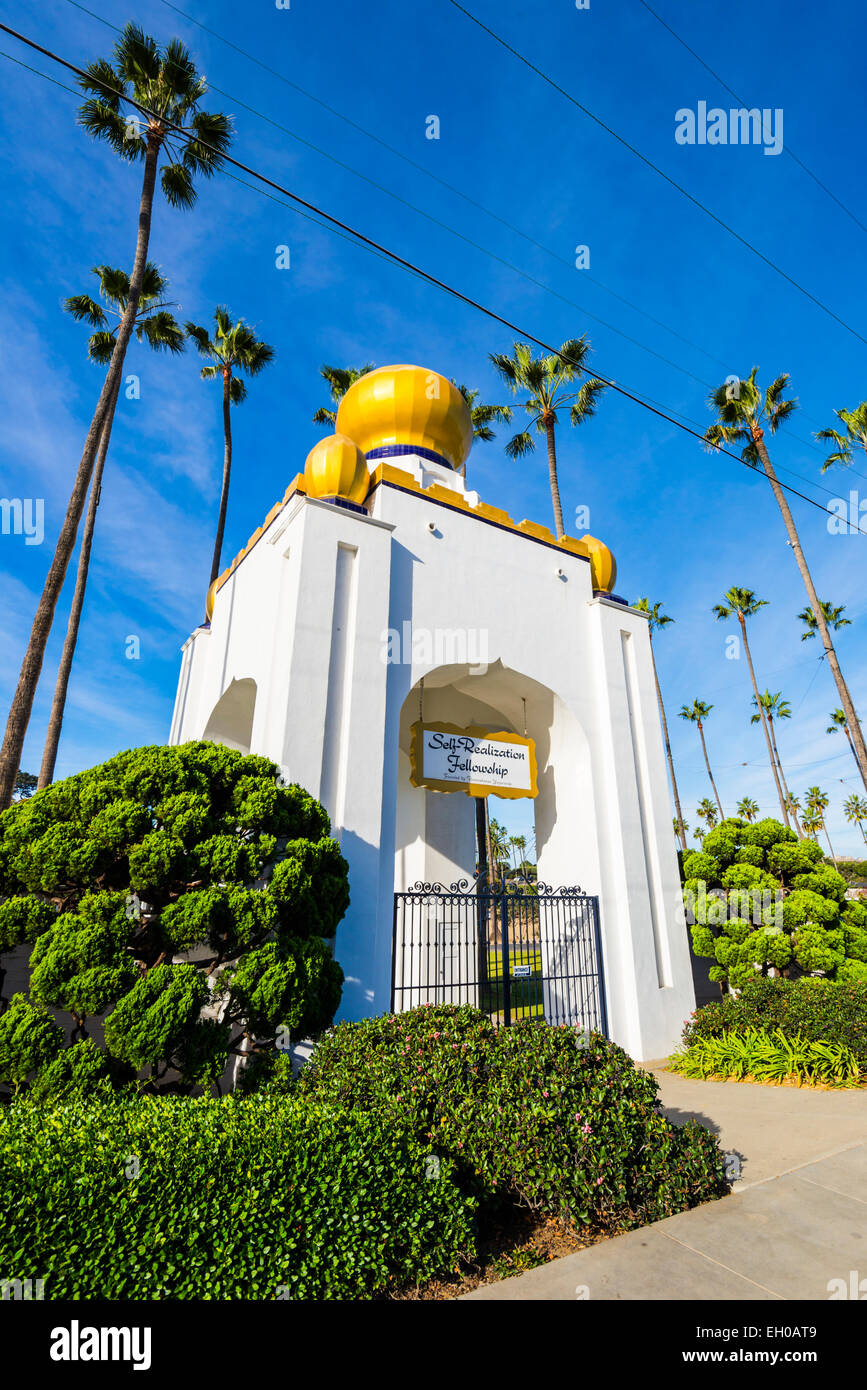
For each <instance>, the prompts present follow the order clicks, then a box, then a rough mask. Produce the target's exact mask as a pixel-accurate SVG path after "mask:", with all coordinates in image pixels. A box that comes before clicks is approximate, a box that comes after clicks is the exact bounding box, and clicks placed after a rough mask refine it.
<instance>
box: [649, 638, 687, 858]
mask: <svg viewBox="0 0 867 1390" xmlns="http://www.w3.org/2000/svg"><path fill="white" fill-rule="evenodd" d="M650 660H651V661H652V663H653V679H654V681H655V682H656V699H657V701H658V703H659V716H660V718H661V720H662V735H663V738H664V739H665V756H666V757H667V758H668V770H669V772H670V774H671V790H672V793H673V795H674V809H675V810H676V811H677V833H678V837H679V839H680V845H681V849H682V850H683V852H684V854H686V852H687V848H688V846H687V843H686V831H685V830H684V828H683V812H682V811H681V809H680V796H679V794H678V790H677V778H676V777H675V775H674V759H673V757H672V756H671V743H670V742H669V738H668V720H667V719H666V717H665V705H664V704H663V703H662V690H661V689H660V685H659V673H658V672H657V669H656V653H655V652H654V650H653V633H651V634H650Z"/></svg>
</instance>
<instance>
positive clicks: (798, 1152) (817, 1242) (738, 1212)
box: [462, 1063, 867, 1301]
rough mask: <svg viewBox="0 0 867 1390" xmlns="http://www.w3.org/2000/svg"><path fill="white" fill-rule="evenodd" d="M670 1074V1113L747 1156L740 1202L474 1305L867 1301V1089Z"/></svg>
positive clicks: (585, 1257) (546, 1270)
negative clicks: (840, 1293) (837, 1287)
mask: <svg viewBox="0 0 867 1390" xmlns="http://www.w3.org/2000/svg"><path fill="white" fill-rule="evenodd" d="M663 1065H664V1064H663V1063H660V1064H659V1065H658V1066H657V1065H656V1064H653V1063H649V1064H648V1069H649V1070H652V1071H653V1072H654V1074H655V1075H656V1077H657V1080H658V1081H659V1083H660V1094H661V1099H662V1103H663V1108H664V1110H665V1113H666V1114H667V1115H668V1116H669V1117H670V1118H671V1119H672V1120H673V1121H674V1122H675V1123H677V1124H683V1123H684V1122H685V1121H686V1120H688V1119H693V1118H694V1119H697V1120H698V1121H699V1122H700V1123H701V1124H703V1125H706V1126H707V1127H708V1128H709V1129H712V1130H713V1131H714V1132H715V1133H716V1134H718V1136H719V1139H720V1143H721V1145H722V1147H723V1149H724V1150H725V1151H726V1152H727V1153H729V1154H735V1155H737V1156H738V1159H739V1160H740V1172H741V1176H740V1178H739V1180H738V1181H737V1182H735V1183H734V1185H733V1193H732V1195H731V1196H730V1197H724V1198H722V1199H721V1200H720V1201H718V1202H709V1203H707V1204H706V1205H705V1206H702V1207H696V1208H694V1210H692V1211H687V1212H682V1213H681V1214H680V1215H679V1216H669V1217H667V1218H666V1219H665V1220H664V1221H658V1222H656V1223H655V1224H654V1225H652V1226H645V1227H643V1228H642V1229H641V1230H639V1231H629V1232H628V1233H627V1234H626V1235H622V1236H616V1237H615V1238H614V1239H613V1240H606V1241H603V1242H602V1243H601V1244H599V1245H594V1246H591V1247H590V1248H589V1249H588V1250H581V1251H579V1252H578V1253H577V1254H575V1255H567V1256H565V1258H563V1259H560V1260H553V1261H552V1262H551V1263H550V1264H547V1265H542V1266H541V1267H540V1268H539V1269H534V1270H531V1271H530V1272H529V1273H527V1274H521V1275H518V1276H517V1277H515V1278H513V1279H505V1280H502V1281H501V1282H500V1283H497V1284H486V1285H484V1286H483V1287H482V1288H480V1289H476V1290H475V1291H474V1292H473V1293H470V1294H466V1295H465V1298H466V1299H505V1300H510V1299H517V1300H523V1299H531V1300H532V1299H542V1300H546V1299H570V1300H574V1299H576V1298H590V1299H603V1300H612V1299H639V1300H644V1299H702V1300H708V1301H714V1300H721V1301H724V1300H737V1299H765V1300H774V1299H824V1300H827V1299H828V1298H829V1297H830V1291H829V1281H831V1280H834V1279H839V1280H842V1281H844V1283H845V1286H846V1287H847V1288H848V1287H849V1286H850V1284H852V1283H854V1284H855V1285H857V1283H858V1281H859V1280H861V1279H863V1280H864V1281H865V1282H864V1286H863V1289H862V1294H864V1293H867V1092H864V1091H813V1090H810V1089H808V1088H806V1087H805V1088H804V1089H801V1090H799V1089H797V1088H794V1087H788V1086H754V1085H749V1084H743V1083H738V1082H733V1081H723V1082H717V1081H688V1080H685V1079H684V1078H683V1077H680V1076H674V1075H669V1074H668V1073H666V1072H664V1071H663V1070H662V1067H663ZM852 1271H856V1277H855V1279H854V1281H853V1280H852ZM833 1287H834V1286H833V1285H832V1288H833ZM849 1296H852V1295H851V1294H850V1295H849ZM462 1301H463V1300H462Z"/></svg>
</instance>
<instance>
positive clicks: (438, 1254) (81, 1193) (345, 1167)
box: [0, 1094, 475, 1300]
mask: <svg viewBox="0 0 867 1390" xmlns="http://www.w3.org/2000/svg"><path fill="white" fill-rule="evenodd" d="M454 1169H455V1165H454V1163H453V1162H452V1161H451V1160H450V1159H449V1158H448V1157H447V1156H436V1155H432V1154H431V1146H430V1145H429V1144H428V1145H426V1144H424V1143H422V1142H421V1141H420V1140H419V1138H418V1137H417V1136H416V1135H414V1134H413V1133H412V1131H411V1129H410V1127H409V1126H408V1125H407V1124H406V1123H403V1124H401V1123H399V1122H397V1123H396V1122H395V1121H394V1120H393V1119H386V1118H383V1117H377V1116H375V1115H371V1114H364V1113H358V1114H354V1115H349V1114H345V1113H337V1112H335V1111H334V1110H333V1109H331V1108H329V1107H327V1106H320V1105H315V1104H312V1103H311V1102H310V1101H309V1100H308V1101H306V1102H305V1103H303V1104H299V1103H298V1102H297V1101H296V1100H295V1099H293V1098H292V1097H286V1096H279V1095H276V1094H271V1095H263V1096H258V1097H227V1098H225V1099H223V1100H214V1099H210V1098H204V1097H203V1098H199V1099H190V1098H186V1097H183V1098H180V1097H179V1098H166V1097H154V1098H141V1099H138V1100H124V1099H117V1098H113V1099H112V1098H110V1096H109V1095H108V1094H107V1095H106V1098H105V1099H98V1100H97V1099H89V1100H87V1101H79V1102H74V1103H71V1104H69V1105H66V1106H62V1107H58V1108H56V1109H53V1110H52V1109H48V1108H45V1107H44V1106H39V1105H37V1104H35V1103H33V1102H30V1101H17V1102H15V1103H13V1104H12V1105H11V1106H8V1107H5V1108H4V1109H3V1110H2V1111H0V1279H13V1278H15V1279H27V1278H34V1279H36V1278H43V1279H44V1280H45V1296H46V1298H51V1299H63V1298H69V1299H118V1300H129V1299H148V1300H150V1299H241V1298H243V1299H276V1298H283V1297H285V1298H293V1299H299V1298H330V1299H334V1298H337V1299H339V1298H369V1297H371V1296H373V1295H376V1294H378V1293H382V1292H384V1291H386V1290H388V1289H389V1288H392V1287H396V1286H398V1285H400V1284H403V1283H407V1282H420V1281H422V1280H424V1279H427V1278H429V1277H431V1276H432V1275H434V1274H436V1273H440V1272H442V1271H443V1270H446V1269H450V1268H453V1267H455V1266H456V1264H457V1262H458V1260H459V1259H460V1258H461V1257H462V1256H463V1257H467V1256H472V1255H473V1254H474V1239H473V1219H474V1214H475V1203H474V1201H473V1199H472V1198H471V1197H469V1196H467V1195H466V1193H463V1192H461V1190H460V1189H459V1187H458V1186H457V1185H456V1182H455V1173H454ZM136 1173H137V1176H136ZM128 1175H129V1176H128Z"/></svg>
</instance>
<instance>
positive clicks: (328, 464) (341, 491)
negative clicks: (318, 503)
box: [304, 434, 370, 506]
mask: <svg viewBox="0 0 867 1390" xmlns="http://www.w3.org/2000/svg"><path fill="white" fill-rule="evenodd" d="M304 483H305V486H306V489H307V496H308V497H323V498H326V497H339V498H341V499H343V500H344V501H346V502H354V503H355V504H356V506H361V503H362V502H363V501H364V499H365V497H366V496H367V493H368V490H369V488H370V471H369V469H368V467H367V462H366V460H365V457H364V454H363V453H362V451H361V449H359V447H358V445H357V444H356V443H355V442H354V440H352V439H349V438H348V437H347V436H346V435H345V434H329V435H328V437H327V439H320V441H319V443H318V444H314V445H313V448H312V449H311V450H310V453H309V454H308V455H307V460H306V462H305V464H304Z"/></svg>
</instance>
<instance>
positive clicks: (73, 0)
mask: <svg viewBox="0 0 867 1390" xmlns="http://www.w3.org/2000/svg"><path fill="white" fill-rule="evenodd" d="M66 2H67V4H69V5H72V6H73V8H74V9H76V10H80V11H81V13H82V14H86V15H89V16H90V17H91V18H92V19H95V20H97V21H98V22H99V23H100V24H103V25H104V26H105V27H106V28H107V29H112V30H113V31H114V32H115V33H116V34H120V33H121V32H122V30H121V28H120V27H119V26H118V25H116V24H112V23H111V22H110V21H109V20H107V19H104V18H103V17H102V15H99V14H97V13H96V12H95V11H94V10H90V9H88V8H87V6H86V5H82V4H79V2H78V0H66ZM161 4H163V5H166V7H167V8H168V9H170V10H174V11H175V13H176V14H179V15H181V16H183V18H184V19H187V20H189V21H190V22H191V23H193V24H195V25H197V26H198V28H200V29H202V30H203V31H204V32H205V33H207V34H210V35H211V36H212V37H213V38H216V39H218V40H219V41H220V42H221V43H224V44H226V46H227V47H228V48H231V49H234V51H235V52H237V53H240V54H241V55H242V56H244V57H245V58H247V59H249V61H250V62H252V63H255V64H256V65H257V66H259V67H261V68H262V69H263V71H265V72H268V73H270V74H271V75H272V76H274V77H277V78H279V80H280V81H281V82H284V83H285V84H286V85H287V86H288V87H291V88H292V89H293V90H295V91H297V92H300V93H301V95H302V96H305V97H306V98H307V99H308V100H309V101H312V102H315V103H316V104H317V105H319V106H322V107H323V109H324V110H326V111H329V112H330V113H331V114H333V115H335V116H337V117H338V118H339V119H340V120H342V121H344V122H345V123H346V124H347V125H349V126H351V127H352V128H353V129H354V130H358V131H360V132H361V133H362V134H363V135H365V136H367V138H368V139H370V140H373V141H374V142H375V143H377V144H379V145H381V146H382V147H383V148H384V149H387V150H388V151H389V152H390V153H391V154H394V155H396V156H397V157H398V158H399V159H402V160H404V161H405V162H406V163H407V164H409V165H410V166H411V167H412V168H413V169H417V170H418V171H419V172H420V173H423V174H425V175H426V176H427V177H428V178H431V179H433V180H434V182H436V183H438V184H440V185H441V186H442V187H443V188H447V189H449V191H450V192H452V193H455V194H456V195H457V196H458V197H459V198H463V199H464V200H465V201H466V202H467V203H469V204H470V206H471V207H474V208H477V209H478V210H479V211H480V212H483V213H485V215H486V216H488V217H490V218H492V219H493V220H494V221H496V222H499V223H500V224H501V225H502V226H504V227H507V228H508V229H509V230H510V231H512V232H514V233H515V234H516V235H517V236H520V237H522V238H523V239H524V240H525V241H527V242H528V243H529V244H530V245H531V246H534V247H536V248H537V249H538V250H540V251H544V252H546V254H547V255H549V256H551V257H552V258H553V259H554V260H556V261H558V262H559V263H560V264H561V265H564V266H566V267H567V268H568V269H569V270H570V271H572V270H573V264H572V262H571V261H569V260H567V259H566V258H565V257H564V256H561V255H560V254H559V252H557V251H554V250H552V249H551V248H550V247H547V246H544V245H543V244H542V243H541V242H538V241H536V240H535V239H534V238H533V237H531V236H528V235H527V234H526V233H525V232H522V231H521V230H520V228H518V227H515V226H514V225H513V224H512V223H511V222H508V221H506V219H505V218H503V217H500V215H499V214H498V213H496V212H493V211H492V210H491V209H490V208H486V207H485V206H484V205H483V204H481V203H478V202H476V201H475V199H473V198H470V197H469V196H468V195H467V194H466V193H463V192H461V190H460V189H458V188H455V187H454V186H453V185H452V184H450V183H447V182H446V181H445V180H444V179H441V178H439V177H438V176H437V175H436V174H433V173H431V172H430V170H428V169H426V168H425V167H424V165H422V164H418V163H417V162H416V161H415V160H413V159H410V158H409V157H408V156H407V155H405V154H402V153H401V151H400V150H397V149H395V148H394V147H393V146H392V145H389V144H387V143H386V142H385V141H383V140H380V138H379V137H378V136H377V135H374V134H372V132H370V131H368V130H366V129H365V128H364V127H363V126H360V125H358V124H357V123H356V122H355V121H352V120H350V119H349V118H348V117H347V116H344V115H342V114H341V113H340V112H339V111H337V110H335V108H334V107H332V106H329V105H328V104H327V103H326V102H322V101H320V99H319V98H318V97H315V96H313V95H312V93H310V92H307V91H305V89H304V88H303V87H299V86H298V84H297V83H295V82H291V81H290V80H289V79H288V78H287V77H284V76H283V74H282V73H279V72H278V71H277V70H276V69H275V68H272V67H269V66H268V65H267V64H265V63H262V62H260V60H259V59H258V58H256V57H254V56H253V55H252V54H250V53H248V52H247V51H246V50H245V49H243V48H239V47H238V45H237V44H234V43H232V42H231V41H230V40H229V39H227V38H225V37H224V36H223V35H222V34H219V33H218V32H217V30H215V29H211V28H209V27H208V25H206V24H202V23H201V21H199V20H198V19H195V18H194V17H193V16H192V15H189V14H187V12H186V11H185V10H181V9H180V8H179V7H178V6H177V5H173V4H171V3H170V0H161ZM208 85H209V89H210V90H211V91H214V92H217V93H219V95H220V96H223V97H225V98H226V99H227V100H229V101H231V102H234V103H235V104H236V105H238V106H241V107H243V108H244V110H246V111H249V112H250V113H251V114H252V115H254V116H256V117H258V119H259V120H262V121H264V122H266V124H268V125H270V126H273V127H274V129H275V130H279V131H282V132H283V134H285V135H288V136H289V137H290V139H292V140H295V141H297V142H298V143H299V144H302V145H305V146H306V147H307V148H308V149H311V150H314V151H315V152H316V153H317V154H319V155H321V156H322V157H323V158H324V159H327V160H329V161H330V162H331V163H332V164H336V165H337V167H338V168H340V169H343V170H345V171H347V172H348V173H351V174H354V175H355V177H356V178H359V179H362V180H363V181H364V182H365V183H368V184H370V185H371V187H373V188H376V189H377V190H379V191H380V192H382V193H385V194H386V196H387V197H389V198H392V199H394V201H396V202H398V203H401V204H402V205H403V206H404V207H407V208H410V209H411V211H413V212H415V213H417V214H418V216H419V217H424V218H425V219H426V220H427V221H429V222H432V223H433V224H434V226H437V227H440V228H442V229H443V230H444V231H447V232H449V233H450V234H451V235H452V236H455V237H457V238H458V239H459V240H461V241H463V242H465V243H466V244H467V245H468V246H472V247H473V248H474V249H475V250H477V251H481V252H482V254H483V255H486V256H488V257H489V258H490V259H491V260H494V261H496V262H497V263H498V264H500V265H503V266H505V267H506V269H508V270H512V271H514V272H515V274H517V275H520V276H521V277H522V278H523V279H525V280H527V281H528V282H529V283H530V284H532V285H535V286H537V288H539V289H542V290H544V291H545V293H546V294H550V295H552V296H553V297H554V298H555V299H559V300H560V301H561V302H562V303H565V304H569V305H571V306H572V308H575V309H578V310H579V312H580V313H582V314H584V315H585V316H586V317H587V318H589V319H592V320H593V322H594V323H599V324H601V325H602V326H603V327H604V328H608V329H610V330H611V332H612V333H616V334H617V335H618V337H621V338H623V339H624V340H625V341H626V342H628V343H632V345H633V346H634V347H638V348H640V349H641V350H642V351H643V352H646V353H648V354H649V355H650V356H651V357H655V358H657V360H658V361H660V362H663V363H664V364H665V365H666V366H669V367H673V368H674V370H675V371H678V372H680V373H681V374H682V375H684V376H687V377H689V378H690V380H692V381H695V382H697V383H698V384H699V385H700V386H704V387H706V388H707V389H708V390H709V391H712V390H714V385H713V383H711V382H709V381H706V380H705V379H704V378H703V377H699V376H696V375H695V373H694V372H691V371H689V370H688V369H687V368H686V367H684V366H682V365H681V364H680V363H679V362H674V361H672V360H671V358H669V357H665V356H663V354H662V353H660V352H657V351H656V349H655V348H652V347H650V346H649V345H648V344H647V343H644V342H642V341H641V339H639V338H633V337H632V336H631V335H630V334H628V333H625V332H624V331H623V330H622V329H620V328H618V327H617V326H616V325H615V324H612V323H609V322H608V320H607V319H602V318H599V316H598V315H596V314H593V313H591V312H590V310H589V309H586V308H584V306H583V305H581V304H579V303H578V302H577V301H576V300H574V299H569V298H568V297H567V296H566V295H563V294H561V293H560V291H559V290H556V289H554V287H553V286H551V285H548V284H546V283H545V282H544V281H542V280H537V279H536V278H535V276H533V275H530V274H528V272H526V271H525V270H522V269H521V267H520V266H516V265H514V264H512V262H510V261H507V260H505V259H503V258H502V257H500V256H498V255H496V254H495V253H494V252H493V251H491V250H489V249H488V248H487V247H485V246H481V245H480V244H479V243H478V242H476V241H473V240H472V239H471V238H469V237H467V236H465V235H464V234H463V233H462V232H459V231H458V230H457V229H456V228H455V227H453V226H451V225H450V224H449V223H446V222H441V221H440V220H439V219H438V218H436V217H433V216H432V215H431V214H430V213H428V212H426V211H425V210H424V209H423V208H420V207H418V206H417V205H416V204H415V203H411V202H409V201H408V200H407V199H406V198H401V197H400V196H399V194H397V193H395V192H393V190H392V189H390V188H387V187H385V186H384V185H383V184H380V183H377V182H376V181H375V180H374V179H371V178H369V177H368V176H367V175H366V174H362V173H361V172H360V171H359V170H358V169H355V168H354V167H353V166H352V165H350V164H345V163H343V162H342V161H341V160H339V159H337V158H336V157H335V156H334V155H331V154H329V153H328V151H327V150H324V149H322V148H321V147H320V146H319V145H314V144H313V143H312V142H311V141H309V140H306V139H304V137H303V136H300V135H297V134H296V133H295V132H294V131H292V130H290V129H289V128H288V126H284V125H281V124H280V123H279V122H277V121H275V120H273V119H272V118H271V117H270V116H267V115H265V113H264V112H262V111H259V110H257V109H256V107H254V106H250V105H248V104H247V103H246V102H244V101H242V100H241V99H240V98H239V97H236V96H235V95H233V93H232V92H229V91H226V90H225V89H223V88H221V87H217V86H216V85H215V84H214V83H213V82H209V84H208ZM582 274H584V272H582ZM585 278H586V279H588V280H589V281H590V283H591V284H594V285H596V286H598V288H600V289H602V290H604V291H605V293H606V294H610V295H611V296H612V297H613V298H615V299H618V300H620V302H621V303H622V304H626V305H627V306H628V307H629V308H630V309H633V310H634V311H635V312H636V313H638V314H641V315H642V317H644V318H646V319H648V320H649V321H650V322H651V323H653V324H655V325H656V326H657V327H659V328H663V329H664V330H665V331H666V332H668V333H671V334H672V335H673V336H674V337H675V338H678V339H679V340H680V341H681V342H682V343H685V344H686V345H687V346H688V347H691V348H693V349H695V351H697V352H700V353H701V354H702V355H703V356H704V357H707V358H708V359H709V360H710V361H713V362H716V363H717V364H718V365H719V366H721V367H723V368H724V369H725V370H727V369H728V367H729V366H730V365H731V364H730V363H726V362H724V361H723V360H722V358H720V357H715V356H714V355H713V354H712V353H710V352H708V351H707V350H706V349H705V348H703V347H701V346H700V345H699V344H698V343H694V342H693V341H692V340H691V339H690V338H687V337H685V336H684V335H683V334H681V333H679V332H678V331H677V330H676V329H674V328H672V327H671V325H670V324H666V323H663V322H662V320H661V319H657V318H655V317H654V315H652V314H649V313H648V312H647V311H646V310H644V309H642V308H640V307H639V305H637V304H634V303H633V302H632V301H631V300H629V299H626V298H625V297H624V296H623V295H621V294H618V293H617V291H616V290H612V289H610V287H608V286H606V285H603V284H602V282H601V281H600V280H597V279H595V278H594V277H593V276H591V275H585ZM655 404H659V402H655ZM668 408H669V409H671V407H668ZM673 413H674V414H679V412H676V411H673ZM679 418H681V419H683V420H686V421H687V422H688V423H689V424H695V423H696V421H694V420H692V419H691V418H690V417H689V416H685V415H680V417H679ZM806 418H807V420H808V422H809V417H806ZM783 430H784V432H785V433H786V434H787V435H788V436H789V437H790V438H791V439H795V440H797V441H798V443H800V444H802V445H803V446H804V447H805V448H807V449H811V450H812V451H813V452H814V453H817V454H822V453H823V450H822V449H820V448H819V447H818V445H816V444H814V443H813V442H812V441H811V440H808V439H804V438H803V437H802V436H801V435H799V434H797V433H796V432H795V431H794V430H792V429H790V428H789V427H788V426H783ZM782 471H783V472H786V473H788V474H789V476H790V477H794V478H799V479H800V480H801V481H802V482H807V483H809V484H810V485H812V486H820V485H819V484H814V483H813V481H812V479H809V478H804V476H803V474H801V473H795V472H794V471H793V470H792V469H783V470H782ZM851 471H852V472H853V473H856V474H857V476H858V477H863V478H865V479H867V474H863V473H859V472H858V470H857V469H855V468H852V470H851ZM824 490H825V491H827V495H828V496H829V497H835V496H836V494H835V493H833V492H831V491H829V490H827V489H824Z"/></svg>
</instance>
